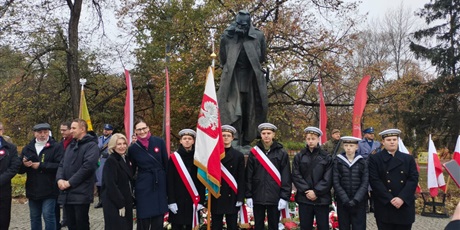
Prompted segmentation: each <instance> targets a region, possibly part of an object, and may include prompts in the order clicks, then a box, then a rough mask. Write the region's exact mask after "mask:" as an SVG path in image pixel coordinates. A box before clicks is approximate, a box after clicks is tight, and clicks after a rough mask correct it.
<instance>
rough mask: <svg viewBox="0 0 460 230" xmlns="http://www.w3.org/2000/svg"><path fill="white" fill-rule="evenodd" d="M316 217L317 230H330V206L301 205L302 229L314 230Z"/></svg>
mask: <svg viewBox="0 0 460 230" xmlns="http://www.w3.org/2000/svg"><path fill="white" fill-rule="evenodd" d="M314 217H316V229H317V230H329V205H310V204H302V203H299V219H300V229H302V230H311V229H313V219H314ZM340 229H342V228H340Z"/></svg>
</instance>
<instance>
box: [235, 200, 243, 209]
mask: <svg viewBox="0 0 460 230" xmlns="http://www.w3.org/2000/svg"><path fill="white" fill-rule="evenodd" d="M241 205H243V202H241V201H237V202H236V204H235V207H238V208H239V207H241Z"/></svg>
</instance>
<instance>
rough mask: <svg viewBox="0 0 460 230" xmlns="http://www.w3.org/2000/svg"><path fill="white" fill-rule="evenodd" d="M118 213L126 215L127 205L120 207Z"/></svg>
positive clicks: (122, 215)
mask: <svg viewBox="0 0 460 230" xmlns="http://www.w3.org/2000/svg"><path fill="white" fill-rule="evenodd" d="M118 214H120V216H121V217H124V216H125V207H123V208H120V209H118Z"/></svg>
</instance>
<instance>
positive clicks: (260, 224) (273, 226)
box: [253, 204, 280, 230]
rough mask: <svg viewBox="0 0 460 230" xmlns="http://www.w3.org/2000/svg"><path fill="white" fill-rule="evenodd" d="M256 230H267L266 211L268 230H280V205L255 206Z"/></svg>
mask: <svg viewBox="0 0 460 230" xmlns="http://www.w3.org/2000/svg"><path fill="white" fill-rule="evenodd" d="M253 211H254V224H255V226H254V229H255V230H263V229H265V224H264V220H265V211H267V221H268V230H278V223H279V222H280V211H279V210H278V205H261V204H254V208H253Z"/></svg>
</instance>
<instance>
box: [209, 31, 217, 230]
mask: <svg viewBox="0 0 460 230" xmlns="http://www.w3.org/2000/svg"><path fill="white" fill-rule="evenodd" d="M209 33H210V39H211V49H212V53H211V55H210V57H211V59H212V61H211V67H212V68H211V71H212V72H213V74H214V68H215V63H216V57H217V55H216V53H214V41H215V40H214V34H215V33H216V29H215V28H210V29H209ZM211 197H212V194H211V193H210V192H208V214H207V215H206V220H207V226H206V229H207V230H210V229H211Z"/></svg>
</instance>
